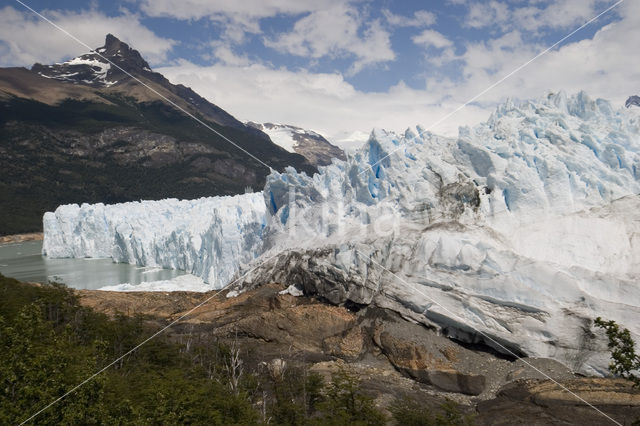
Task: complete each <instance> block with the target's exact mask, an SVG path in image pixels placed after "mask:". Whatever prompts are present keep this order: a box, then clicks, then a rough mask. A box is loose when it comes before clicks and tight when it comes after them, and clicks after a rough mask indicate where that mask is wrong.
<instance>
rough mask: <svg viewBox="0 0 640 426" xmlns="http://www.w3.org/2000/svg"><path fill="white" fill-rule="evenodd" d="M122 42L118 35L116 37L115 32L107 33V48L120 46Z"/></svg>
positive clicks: (105, 45)
mask: <svg viewBox="0 0 640 426" xmlns="http://www.w3.org/2000/svg"><path fill="white" fill-rule="evenodd" d="M120 43H122V42H121V41H120V39H119V38H118V37H116V36H114V35H113V34H111V33H109V34H107V37H106V38H105V40H104V47H105V48H107V49H109V48H112V47H115V46H118V47H119V45H120Z"/></svg>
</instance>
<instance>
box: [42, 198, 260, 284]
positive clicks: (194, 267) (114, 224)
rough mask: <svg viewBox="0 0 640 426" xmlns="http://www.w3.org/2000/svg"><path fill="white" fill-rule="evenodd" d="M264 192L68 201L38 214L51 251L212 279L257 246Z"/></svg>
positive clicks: (227, 275)
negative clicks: (104, 201)
mask: <svg viewBox="0 0 640 426" xmlns="http://www.w3.org/2000/svg"><path fill="white" fill-rule="evenodd" d="M265 223H266V208H265V205H264V201H263V198H262V194H261V193H253V194H244V195H237V196H235V197H210V198H200V199H197V200H175V199H167V200H160V201H141V202H130V203H122V204H113V205H104V204H92V205H90V204H83V205H82V206H78V205H77V204H70V205H64V206H60V207H58V208H57V209H56V211H55V212H53V213H52V212H48V213H45V215H44V218H43V225H44V236H45V237H44V242H43V248H42V252H43V254H45V255H47V256H50V257H111V258H112V259H113V260H114V261H115V262H123V263H131V264H137V265H140V266H159V267H162V268H169V269H181V270H184V271H187V272H189V273H191V274H193V275H196V276H198V277H201V278H203V279H204V280H205V281H206V282H208V283H210V284H211V288H215V283H225V282H228V281H229V280H230V279H231V278H232V277H233V275H234V274H235V273H236V271H237V270H238V268H239V267H240V265H242V264H245V263H248V262H250V261H251V260H253V259H254V258H255V257H257V256H258V255H259V254H260V253H261V252H262V230H263V228H264V226H265Z"/></svg>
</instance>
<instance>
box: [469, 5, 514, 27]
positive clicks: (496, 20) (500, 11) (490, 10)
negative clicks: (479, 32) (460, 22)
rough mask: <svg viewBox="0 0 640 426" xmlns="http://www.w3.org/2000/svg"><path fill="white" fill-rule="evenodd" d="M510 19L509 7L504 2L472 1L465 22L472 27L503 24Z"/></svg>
mask: <svg viewBox="0 0 640 426" xmlns="http://www.w3.org/2000/svg"><path fill="white" fill-rule="evenodd" d="M508 19H509V7H508V6H507V5H506V4H505V3H502V2H499V1H495V0H492V1H490V2H487V3H478V2H472V3H470V4H469V13H468V15H467V17H466V20H465V24H466V25H467V26H469V27H472V28H483V27H487V26H494V25H501V24H503V23H505V22H506V21H507V20H508Z"/></svg>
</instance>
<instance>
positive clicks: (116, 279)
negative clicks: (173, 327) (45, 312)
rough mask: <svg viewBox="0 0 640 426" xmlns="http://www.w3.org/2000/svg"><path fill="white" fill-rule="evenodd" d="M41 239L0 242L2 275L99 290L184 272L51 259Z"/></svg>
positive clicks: (167, 278)
mask: <svg viewBox="0 0 640 426" xmlns="http://www.w3.org/2000/svg"><path fill="white" fill-rule="evenodd" d="M41 253H42V241H26V242H22V243H11V244H0V274H2V275H4V276H7V277H12V278H16V279H18V280H21V281H30V282H39V283H46V282H49V281H56V282H59V283H63V284H65V285H67V286H68V287H72V288H77V289H89V290H96V289H98V288H101V287H104V286H110V285H116V284H124V283H130V284H140V283H142V282H147V281H159V280H170V279H172V278H175V277H177V276H180V275H185V272H184V271H178V270H171V269H160V268H144V267H139V266H135V265H129V264H126V263H114V262H113V261H112V260H111V259H50V258H48V257H46V256H42V254H41Z"/></svg>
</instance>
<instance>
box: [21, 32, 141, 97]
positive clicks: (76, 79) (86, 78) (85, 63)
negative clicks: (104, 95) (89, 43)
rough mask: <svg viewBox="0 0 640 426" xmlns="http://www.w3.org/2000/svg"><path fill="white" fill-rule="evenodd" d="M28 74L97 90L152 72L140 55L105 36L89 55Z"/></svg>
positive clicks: (39, 67) (113, 38)
mask: <svg viewBox="0 0 640 426" xmlns="http://www.w3.org/2000/svg"><path fill="white" fill-rule="evenodd" d="M31 70H32V71H34V72H36V73H38V74H39V75H40V76H42V77H45V78H51V79H55V80H61V81H66V82H70V83H74V84H87V85H91V86H99V87H109V86H112V85H114V84H116V83H118V82H120V81H122V80H124V79H128V78H129V75H128V74H146V73H151V72H152V71H151V68H150V67H149V64H148V63H147V61H145V60H144V59H143V58H142V55H140V52H138V51H137V50H135V49H132V48H131V47H129V45H128V44H127V43H125V42H123V41H121V40H120V39H119V38H118V37H116V36H114V35H113V34H107V36H106V37H105V42H104V46H102V47H99V48H97V49H95V50H93V51H91V52H89V53H86V54H84V55H80V56H78V57H75V58H73V59H71V60H69V61H66V62H62V63H58V64H53V65H42V64H34V65H33V67H32V68H31Z"/></svg>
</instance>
